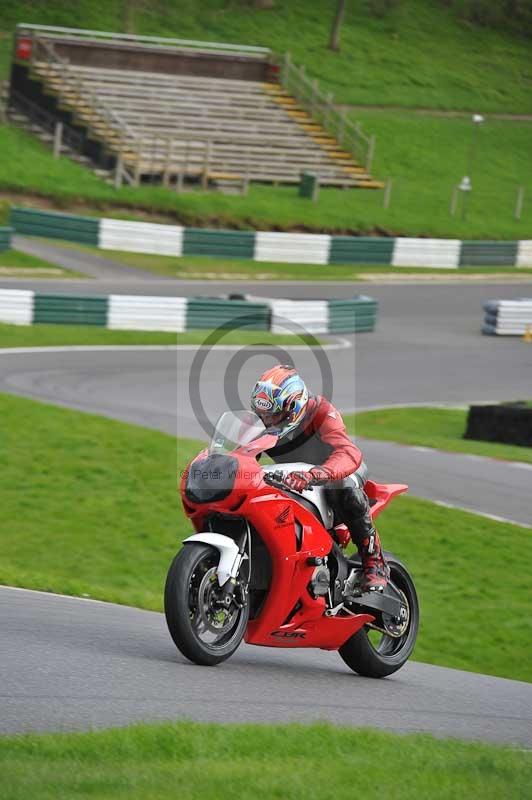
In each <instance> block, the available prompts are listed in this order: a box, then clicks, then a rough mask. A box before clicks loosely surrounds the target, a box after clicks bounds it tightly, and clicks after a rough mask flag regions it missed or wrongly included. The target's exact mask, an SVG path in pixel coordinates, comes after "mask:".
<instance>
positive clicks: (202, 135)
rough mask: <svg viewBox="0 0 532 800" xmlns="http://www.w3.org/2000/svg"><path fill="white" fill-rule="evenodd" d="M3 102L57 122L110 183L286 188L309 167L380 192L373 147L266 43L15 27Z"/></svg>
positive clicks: (332, 179) (327, 178) (334, 181)
mask: <svg viewBox="0 0 532 800" xmlns="http://www.w3.org/2000/svg"><path fill="white" fill-rule="evenodd" d="M10 107H11V109H12V112H14V113H15V114H17V113H18V114H20V113H21V112H23V113H24V114H25V115H27V116H28V117H29V118H30V119H32V121H33V123H34V124H37V125H39V124H41V125H46V124H47V126H48V128H49V129H50V128H54V130H55V131H57V123H58V122H59V123H61V131H62V135H63V136H64V137H65V140H66V141H67V143H68V144H69V146H70V148H71V149H74V150H75V149H77V150H78V151H82V152H83V155H84V157H85V158H90V159H91V161H92V162H93V163H94V164H96V165H98V166H99V167H100V168H104V169H105V170H108V171H109V173H110V172H111V171H112V172H113V176H114V177H113V180H114V182H115V184H116V185H120V184H121V183H122V182H125V183H129V184H132V185H139V184H140V183H141V182H143V181H146V180H151V181H157V182H159V181H160V182H161V183H163V184H164V185H166V186H174V187H176V188H180V187H182V185H183V183H184V182H185V181H199V182H201V184H202V185H203V186H204V187H205V188H207V186H209V185H210V184H228V183H231V182H234V183H237V184H238V183H240V184H247V182H249V181H261V182H268V183H275V184H290V183H298V182H299V181H300V179H301V173H302V172H313V173H315V174H316V175H317V176H318V177H319V181H320V183H321V184H322V185H330V186H341V187H345V188H351V187H358V188H378V187H380V186H381V184H379V183H378V182H376V181H374V180H373V179H372V177H371V175H370V168H371V159H372V155H373V147H374V140H373V139H370V138H369V137H366V136H365V134H364V133H363V132H362V131H361V130H360V127H359V126H354V125H352V123H350V122H348V120H347V119H346V117H345V115H343V114H341V113H339V112H338V111H337V110H336V109H335V108H334V106H333V104H332V98H331V97H325V96H323V95H322V94H321V93H320V91H319V89H318V87H317V86H316V84H315V83H314V84H311V83H310V82H309V81H308V80H307V79H306V76H305V75H304V73H303V71H302V70H300V69H298V68H297V67H295V66H294V65H293V64H292V63H291V61H290V59H289V57H288V56H285V57H284V59H282V60H279V59H277V58H276V57H275V55H274V54H273V53H272V52H271V51H269V50H267V49H265V48H254V47H242V46H236V45H228V44H221V45H220V44H216V45H213V44H205V43H201V42H190V41H184V40H170V39H161V38H158V37H136V36H128V35H121V34H106V33H101V32H95V31H78V30H74V29H61V28H48V27H44V26H18V28H17V34H16V43H15V54H14V62H13V67H12V73H11V85H10ZM43 115H45V116H43ZM45 121H46V122H45ZM73 143H74V144H73Z"/></svg>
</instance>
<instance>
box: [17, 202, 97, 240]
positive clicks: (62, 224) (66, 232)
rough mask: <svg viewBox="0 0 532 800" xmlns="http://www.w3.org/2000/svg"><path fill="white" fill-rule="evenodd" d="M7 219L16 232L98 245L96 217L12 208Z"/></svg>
mask: <svg viewBox="0 0 532 800" xmlns="http://www.w3.org/2000/svg"><path fill="white" fill-rule="evenodd" d="M9 221H10V224H11V225H12V226H13V228H14V229H15V230H16V231H17V233H23V234H26V235H28V236H44V237H46V238H48V239H63V240H65V241H68V242H78V243H81V244H92V245H98V235H99V230H100V220H99V219H98V218H97V217H79V216H76V215H74V214H56V213H52V212H49V211H37V210H34V209H30V208H13V209H11V214H10V217H9Z"/></svg>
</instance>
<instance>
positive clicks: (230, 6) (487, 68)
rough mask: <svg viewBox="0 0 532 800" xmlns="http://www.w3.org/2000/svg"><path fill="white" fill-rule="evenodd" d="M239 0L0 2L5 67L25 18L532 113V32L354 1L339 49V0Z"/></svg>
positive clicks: (381, 101) (409, 103)
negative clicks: (266, 57) (256, 55)
mask: <svg viewBox="0 0 532 800" xmlns="http://www.w3.org/2000/svg"><path fill="white" fill-rule="evenodd" d="M253 5H254V4H252V3H245V2H240V0H204V1H203V2H202V3H201V4H198V3H196V2H194V0H178V1H177V2H174V3H171V4H168V3H165V2H163V0H152V2H150V4H149V6H148V5H145V4H143V3H138V2H126V3H124V2H122V0H108V2H103V1H102V0H80V2H78V3H76V4H75V6H72V5H68V4H65V3H63V2H59V0H49V1H48V2H46V3H36V2H33V0H14V2H12V3H8V4H4V6H3V7H2V10H1V11H0V30H3V31H4V32H5V35H4V38H3V40H2V55H1V60H0V65H1V68H2V70H3V74H4V75H5V74H6V69H7V65H8V59H9V50H10V46H11V42H10V38H9V34H10V32H11V31H12V30H13V29H14V26H15V25H16V23H17V22H32V23H40V24H45V25H62V26H73V27H81V28H93V29H97V30H107V31H116V32H119V31H126V32H128V33H140V34H152V35H159V36H176V37H179V38H185V39H187V38H189V39H199V40H203V41H215V42H226V41H229V42H235V43H242V44H250V45H260V46H266V47H271V48H272V49H273V50H275V51H277V52H285V51H290V52H291V54H292V57H293V59H294V61H295V62H296V63H299V64H304V65H305V67H306V69H307V72H308V74H309V76H310V77H311V78H318V79H319V80H320V82H321V83H322V85H323V87H324V88H325V89H326V90H327V91H332V92H333V93H334V95H335V98H336V100H337V102H341V103H351V104H368V105H392V106H403V107H421V108H432V109H442V108H443V109H449V108H451V109H465V110H475V111H486V112H487V111H492V112H493V111H506V112H509V111H513V112H514V113H518V112H524V113H530V112H532V100H531V95H530V80H531V67H530V41H529V40H526V39H521V38H520V37H518V36H512V35H510V34H508V33H506V32H502V31H498V30H490V29H488V28H483V27H480V26H475V25H472V24H470V23H468V22H466V21H464V20H463V19H461V17H460V15H459V14H458V13H457V12H456V11H455V10H453V8H452V7H451V8H449V7H448V5H447V6H446V5H445V4H443V3H439V2H437V0H400V1H399V2H395V3H393V4H389V5H390V6H391V9H390V10H389V11H388V13H385V14H383V15H382V16H377V15H376V14H375V13H371V10H372V7H375V6H380V7H382V8H385V6H386V4H385V3H348V4H347V8H346V14H345V19H344V24H343V27H342V36H341V49H340V51H339V52H338V53H333V52H331V51H330V50H329V49H328V47H327V43H328V39H329V33H330V28H331V24H332V20H333V15H334V10H335V6H334V4H331V3H330V2H327V0H312V3H308V2H305V0H291V2H290V3H282V2H280V0H277V2H275V3H274V7H273V8H272V9H262V10H258V9H256V8H254V7H253Z"/></svg>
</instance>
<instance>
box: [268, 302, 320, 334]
mask: <svg viewBox="0 0 532 800" xmlns="http://www.w3.org/2000/svg"><path fill="white" fill-rule="evenodd" d="M267 302H268V304H269V306H270V308H271V310H272V317H271V328H270V330H271V331H272V332H273V333H296V334H297V333H303V332H307V333H327V332H328V330H329V304H328V302H327V301H326V300H273V299H272V300H268V301H267Z"/></svg>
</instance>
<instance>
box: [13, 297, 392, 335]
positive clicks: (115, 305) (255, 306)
mask: <svg viewBox="0 0 532 800" xmlns="http://www.w3.org/2000/svg"><path fill="white" fill-rule="evenodd" d="M339 304H341V306H340V305H339ZM377 310H378V309H377V302H376V301H375V300H373V299H372V298H371V297H365V296H359V297H354V298H352V299H351V300H347V299H346V300H340V301H337V300H329V301H327V300H316V301H299V300H273V299H272V300H269V299H264V298H260V299H255V298H253V299H251V298H250V299H242V300H231V299H228V298H224V297H190V298H189V297H151V296H142V295H116V294H112V295H109V296H105V295H102V296H100V295H93V296H91V295H86V296H80V295H68V294H43V293H40V292H32V291H20V290H11V289H0V322H7V323H12V324H15V325H32V324H36V323H55V324H63V325H95V326H99V327H103V328H112V329H115V330H116V329H122V330H143V331H171V332H175V333H183V332H185V331H192V330H213V329H217V328H227V329H228V330H231V329H238V330H240V329H247V330H255V331H272V332H276V333H296V334H304V333H356V332H358V331H360V332H362V331H371V330H373V329H374V327H375V324H376V321H377Z"/></svg>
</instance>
